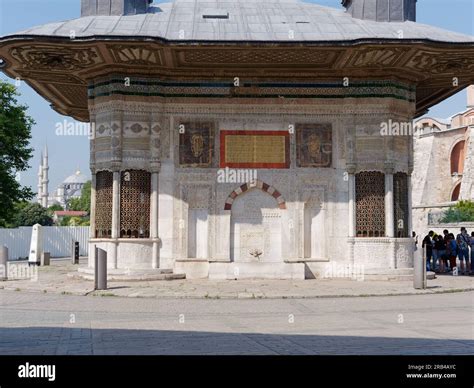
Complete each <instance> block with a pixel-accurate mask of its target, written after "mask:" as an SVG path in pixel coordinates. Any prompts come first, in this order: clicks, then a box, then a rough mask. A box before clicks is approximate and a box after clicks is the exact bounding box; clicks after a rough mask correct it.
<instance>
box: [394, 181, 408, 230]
mask: <svg viewBox="0 0 474 388" xmlns="http://www.w3.org/2000/svg"><path fill="white" fill-rule="evenodd" d="M393 201H394V212H395V215H394V216H395V220H394V222H395V236H396V237H400V238H402V237H409V230H408V215H409V209H408V175H407V174H405V173H402V172H399V173H396V174H395V175H394V176H393Z"/></svg>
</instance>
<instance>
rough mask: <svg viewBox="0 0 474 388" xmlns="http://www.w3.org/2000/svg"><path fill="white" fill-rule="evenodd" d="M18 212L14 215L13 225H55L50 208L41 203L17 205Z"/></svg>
mask: <svg viewBox="0 0 474 388" xmlns="http://www.w3.org/2000/svg"><path fill="white" fill-rule="evenodd" d="M16 209H17V214H16V215H15V217H14V220H13V225H14V226H15V227H18V226H33V225H35V224H40V225H43V226H51V225H53V219H52V218H51V216H50V215H49V213H48V209H46V208H44V207H43V206H41V205H40V204H39V203H26V204H24V203H22V204H19V205H18V206H17V207H16Z"/></svg>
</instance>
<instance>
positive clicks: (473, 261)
mask: <svg viewBox="0 0 474 388" xmlns="http://www.w3.org/2000/svg"><path fill="white" fill-rule="evenodd" d="M469 275H470V276H474V232H471V272H470V274H469Z"/></svg>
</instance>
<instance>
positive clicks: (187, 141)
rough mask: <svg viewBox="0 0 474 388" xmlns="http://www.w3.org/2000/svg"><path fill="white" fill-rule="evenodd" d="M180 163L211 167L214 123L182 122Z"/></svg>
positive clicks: (187, 165) (182, 165)
mask: <svg viewBox="0 0 474 388" xmlns="http://www.w3.org/2000/svg"><path fill="white" fill-rule="evenodd" d="M180 131H181V132H182V133H180V134H179V165H180V166H181V167H210V166H211V164H212V153H213V148H214V147H213V145H214V124H213V123H209V122H207V123H196V122H188V123H182V124H180Z"/></svg>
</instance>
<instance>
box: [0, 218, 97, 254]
mask: <svg viewBox="0 0 474 388" xmlns="http://www.w3.org/2000/svg"><path fill="white" fill-rule="evenodd" d="M42 228H43V250H44V251H45V252H50V253H51V257H68V256H70V255H71V241H72V240H75V241H79V249H80V251H79V254H80V255H81V256H87V255H88V249H89V244H88V240H89V227H88V226H43V227H42ZM32 230H33V227H31V226H24V227H20V228H18V229H0V246H3V245H6V246H7V247H8V256H9V259H10V260H16V259H19V258H21V257H22V258H25V257H28V253H29V252H28V251H29V249H30V240H31V231H32Z"/></svg>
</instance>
